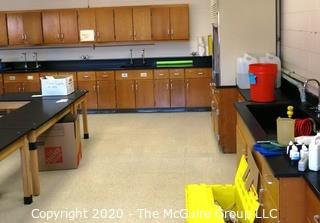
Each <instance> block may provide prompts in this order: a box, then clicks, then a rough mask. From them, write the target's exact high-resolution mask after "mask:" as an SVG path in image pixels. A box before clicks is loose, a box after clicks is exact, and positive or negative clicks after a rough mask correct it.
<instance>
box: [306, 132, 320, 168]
mask: <svg viewBox="0 0 320 223" xmlns="http://www.w3.org/2000/svg"><path fill="white" fill-rule="evenodd" d="M309 169H310V170H313V171H319V170H320V133H319V132H318V133H317V135H316V136H315V137H314V138H313V139H312V141H311V143H310V145H309Z"/></svg>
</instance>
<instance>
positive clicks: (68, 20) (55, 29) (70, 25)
mask: <svg viewBox="0 0 320 223" xmlns="http://www.w3.org/2000/svg"><path fill="white" fill-rule="evenodd" d="M77 17H78V16H77V11H76V10H73V9H70V10H61V11H44V12H43V13H42V26H43V37H44V42H45V43H46V44H57V43H67V44H68V43H78V41H79V37H78V18H77Z"/></svg>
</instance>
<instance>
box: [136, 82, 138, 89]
mask: <svg viewBox="0 0 320 223" xmlns="http://www.w3.org/2000/svg"><path fill="white" fill-rule="evenodd" d="M137 90H138V83H136V91H137Z"/></svg>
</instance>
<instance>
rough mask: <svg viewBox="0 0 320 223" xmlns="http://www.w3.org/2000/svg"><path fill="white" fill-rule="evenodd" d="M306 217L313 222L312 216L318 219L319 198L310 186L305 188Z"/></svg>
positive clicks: (319, 218) (319, 211) (319, 219)
mask: <svg viewBox="0 0 320 223" xmlns="http://www.w3.org/2000/svg"><path fill="white" fill-rule="evenodd" d="M306 194H307V195H306V204H307V208H306V217H307V219H308V220H311V221H310V222H314V220H313V219H314V218H315V217H317V218H318V221H320V199H319V198H317V196H316V195H315V194H314V193H313V191H312V190H311V188H310V187H309V186H307V190H306Z"/></svg>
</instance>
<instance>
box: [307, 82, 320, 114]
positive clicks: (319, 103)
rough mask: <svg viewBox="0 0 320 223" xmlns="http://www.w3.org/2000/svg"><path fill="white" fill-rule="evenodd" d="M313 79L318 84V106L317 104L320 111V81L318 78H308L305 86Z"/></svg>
mask: <svg viewBox="0 0 320 223" xmlns="http://www.w3.org/2000/svg"><path fill="white" fill-rule="evenodd" d="M311 81H314V82H316V83H317V85H318V106H317V111H318V112H320V83H319V81H318V80H316V79H308V80H306V81H305V82H304V84H303V88H304V89H306V88H307V86H308V83H309V82H311Z"/></svg>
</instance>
